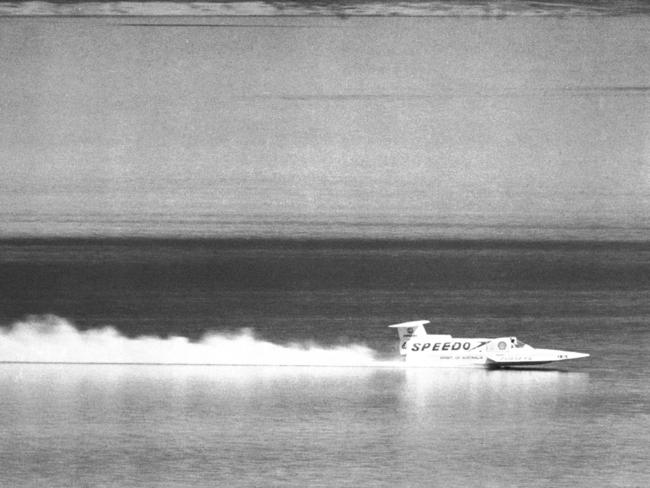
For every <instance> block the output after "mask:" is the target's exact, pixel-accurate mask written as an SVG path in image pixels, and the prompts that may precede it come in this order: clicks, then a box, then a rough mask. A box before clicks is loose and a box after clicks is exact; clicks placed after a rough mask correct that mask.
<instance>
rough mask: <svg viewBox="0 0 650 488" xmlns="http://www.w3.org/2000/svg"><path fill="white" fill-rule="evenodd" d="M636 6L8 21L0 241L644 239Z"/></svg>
mask: <svg viewBox="0 0 650 488" xmlns="http://www.w3.org/2000/svg"><path fill="white" fill-rule="evenodd" d="M648 18H649V17H647V16H645V15H640V16H630V15H627V16H607V15H606V16H571V15H569V16H559V17H557V16H556V17H539V16H537V17H525V16H505V17H497V18H494V17H480V16H478V17H477V16H467V17H464V16H462V15H461V16H460V17H452V18H449V17H443V18H435V17H434V18H432V17H409V18H377V17H375V18H369V17H349V18H339V17H238V18H234V17H230V18H228V17H203V18H185V17H174V18H144V17H135V18H130V17H127V18H124V17H123V18H110V17H95V18H81V19H80V18H70V17H58V18H57V17H54V18H36V17H32V18H29V17H26V18H25V17H24V18H11V17H4V18H0V45H2V46H3V47H2V50H1V51H0V85H1V86H2V90H0V174H1V175H2V177H1V178H0V235H2V236H15V235H116V234H117V235H142V234H148V235H201V236H250V235H258V236H271V235H279V236H391V237H402V236H407V237H408V236H413V237H450V236H453V237H515V238H516V237H526V238H534V237H545V238H549V237H551V238H576V237H577V238H593V239H646V238H648V237H649V235H650V232H649V229H650V218H649V217H648V216H649V215H650V142H649V141H650V110H649V108H650V103H649V100H650V98H649V97H650V63H648V62H647V61H648V59H650V22H649V21H648ZM163 24H167V25H163ZM208 24H210V25H208Z"/></svg>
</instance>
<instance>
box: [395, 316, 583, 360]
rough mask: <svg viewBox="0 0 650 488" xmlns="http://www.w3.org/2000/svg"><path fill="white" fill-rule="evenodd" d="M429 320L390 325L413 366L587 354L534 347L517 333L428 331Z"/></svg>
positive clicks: (406, 357) (554, 357) (567, 358)
mask: <svg viewBox="0 0 650 488" xmlns="http://www.w3.org/2000/svg"><path fill="white" fill-rule="evenodd" d="M428 323H429V321H428V320H415V321H413V322H403V323H401V324H394V325H389V327H391V328H395V329H397V333H398V334H399V351H400V355H402V356H404V359H405V361H406V362H407V363H409V365H412V366H435V367H445V366H448V367H457V366H484V367H487V368H511V367H521V366H524V367H525V366H536V365H539V364H547V363H554V362H557V361H566V360H569V359H580V358H586V357H589V354H585V353H581V352H572V351H560V350H556V349H536V348H534V347H531V346H529V345H528V344H524V343H523V342H521V341H520V340H518V339H517V338H516V337H497V338H495V339H488V338H471V339H470V338H461V337H452V336H451V335H448V334H428V333H427V331H426V329H425V328H424V326H425V325H426V324H428Z"/></svg>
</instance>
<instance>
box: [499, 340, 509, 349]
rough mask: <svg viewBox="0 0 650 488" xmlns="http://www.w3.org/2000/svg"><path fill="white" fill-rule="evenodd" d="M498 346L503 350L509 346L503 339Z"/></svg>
mask: <svg viewBox="0 0 650 488" xmlns="http://www.w3.org/2000/svg"><path fill="white" fill-rule="evenodd" d="M498 347H499V349H500V350H502V351H503V350H504V349H505V348H506V347H507V346H506V343H505V342H503V341H501V342H499V344H498Z"/></svg>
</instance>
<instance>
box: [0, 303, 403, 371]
mask: <svg viewBox="0 0 650 488" xmlns="http://www.w3.org/2000/svg"><path fill="white" fill-rule="evenodd" d="M0 362H5V363H8V362H30V363H89V364H98V363H106V364H120V363H123V364H187V365H242V366H243V365H273V366H366V367H378V366H390V365H393V366H398V365H399V364H400V363H399V362H397V361H395V362H391V361H388V362H387V361H380V360H378V359H376V353H375V351H373V350H372V349H370V348H368V347H366V346H363V345H359V344H352V345H348V346H337V347H332V348H326V347H322V346H318V345H314V344H306V343H289V344H286V345H281V344H274V343H272V342H267V341H263V340H261V339H257V338H255V336H254V334H253V331H252V330H250V329H243V330H241V331H239V332H238V333H236V334H219V333H208V334H206V335H205V336H203V337H202V338H201V339H200V340H199V341H197V342H192V341H190V340H189V339H188V338H186V337H179V336H175V337H169V338H161V337H154V336H142V337H136V338H130V337H126V336H124V335H122V334H121V333H120V332H118V331H117V330H116V329H115V328H113V327H103V328H101V329H90V330H85V331H82V330H79V329H77V328H76V327H75V326H74V325H73V324H72V323H70V322H69V321H67V320H66V319H64V318H61V317H57V316H51V315H50V316H38V317H28V318H27V319H25V320H22V321H19V322H16V323H14V324H12V325H10V326H9V327H0Z"/></svg>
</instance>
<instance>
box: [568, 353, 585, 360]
mask: <svg viewBox="0 0 650 488" xmlns="http://www.w3.org/2000/svg"><path fill="white" fill-rule="evenodd" d="M588 357H589V354H587V353H584V352H570V353H569V358H568V359H580V358H588Z"/></svg>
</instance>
